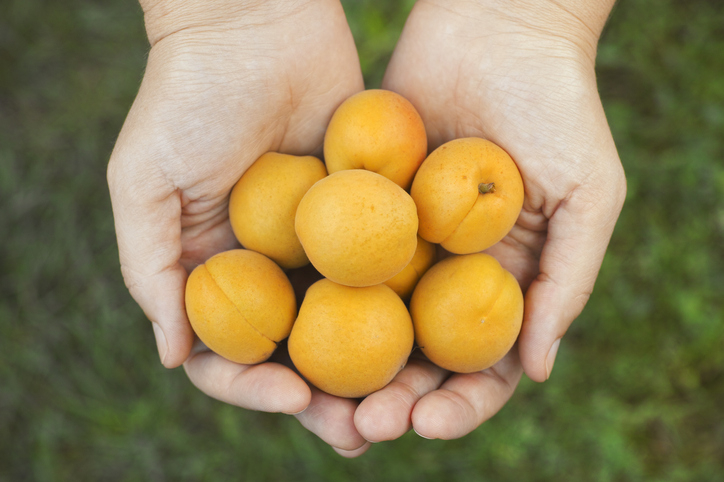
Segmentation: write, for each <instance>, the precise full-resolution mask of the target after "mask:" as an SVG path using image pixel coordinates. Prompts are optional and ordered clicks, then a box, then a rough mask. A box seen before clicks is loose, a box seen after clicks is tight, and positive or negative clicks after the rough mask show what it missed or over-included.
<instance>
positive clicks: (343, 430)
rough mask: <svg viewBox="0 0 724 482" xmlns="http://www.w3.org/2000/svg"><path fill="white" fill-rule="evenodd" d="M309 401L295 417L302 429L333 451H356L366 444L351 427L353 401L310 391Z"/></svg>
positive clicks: (354, 405) (319, 391) (313, 389)
mask: <svg viewBox="0 0 724 482" xmlns="http://www.w3.org/2000/svg"><path fill="white" fill-rule="evenodd" d="M311 390H312V400H311V402H309V406H308V407H307V409H306V410H304V411H303V412H302V413H299V414H297V415H295V416H296V417H297V420H299V422H300V423H301V424H302V426H303V427H304V428H306V429H307V430H309V431H310V432H312V433H314V434H315V435H317V436H318V437H319V438H321V439H322V440H323V441H324V442H326V443H328V444H329V445H331V446H332V447H334V448H335V449H341V450H342V451H346V452H354V451H357V450H359V449H361V448H363V446H364V445H365V444H366V443H367V441H366V440H365V439H364V438H363V437H362V435H360V434H359V432H358V431H357V429H356V428H355V426H354V412H355V410H356V409H357V406H358V405H359V404H358V402H357V401H356V400H352V399H349V398H340V397H335V396H334V395H329V394H328V393H324V392H323V391H321V390H318V389H316V388H312V389H311Z"/></svg>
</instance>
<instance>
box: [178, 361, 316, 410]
mask: <svg viewBox="0 0 724 482" xmlns="http://www.w3.org/2000/svg"><path fill="white" fill-rule="evenodd" d="M184 369H185V370H186V374H187V375H188V377H189V379H190V380H191V382H192V383H193V384H194V385H196V387H197V388H198V389H199V390H201V391H202V392H204V393H205V394H206V395H208V396H210V397H213V398H215V399H217V400H220V401H222V402H225V403H228V404H231V405H236V406H237V407H241V408H246V409H249V410H258V411H261V412H281V413H287V414H294V413H299V412H301V411H303V410H304V409H305V408H307V406H308V405H309V402H310V400H311V396H312V395H311V392H310V391H309V387H308V386H307V384H306V383H305V382H304V380H302V379H301V378H300V377H299V376H298V375H297V374H296V373H294V371H293V370H291V369H290V368H288V367H285V366H283V365H280V364H278V363H271V362H268V363H261V364H259V365H240V364H238V363H233V362H230V361H229V360H226V359H225V358H223V357H220V356H219V355H216V354H215V353H213V352H211V351H202V352H199V353H196V354H194V355H192V356H191V357H189V359H188V360H187V361H186V362H185V363H184Z"/></svg>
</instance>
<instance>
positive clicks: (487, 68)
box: [355, 0, 626, 441]
mask: <svg viewBox="0 0 724 482" xmlns="http://www.w3.org/2000/svg"><path fill="white" fill-rule="evenodd" d="M612 5H613V2H612V1H610V0H606V1H585V2H584V1H576V0H570V1H568V0H564V1H560V0H559V1H553V0H550V1H547V0H538V1H532V0H531V1H521V2H515V3H513V2H505V1H494V0H480V1H463V0H458V1H442V0H440V1H425V0H420V1H418V2H417V4H416V5H415V7H414V9H413V11H412V12H411V14H410V17H409V18H408V21H407V23H406V25H405V29H404V31H403V33H402V35H401V38H400V41H399V43H398V45H397V47H396V50H395V52H394V54H393V57H392V60H391V62H390V65H389V67H388V69H387V72H386V74H385V78H384V81H383V88H387V89H390V90H393V91H395V92H398V93H400V94H402V95H403V96H405V97H406V98H407V99H409V100H410V101H411V102H412V103H413V105H414V106H415V107H416V108H417V110H418V111H419V112H420V115H421V116H422V118H423V121H424V122H425V126H426V129H427V133H428V140H429V145H430V149H434V148H435V147H437V146H439V145H441V144H442V143H444V142H446V141H449V140H451V139H455V138H461V137H469V136H478V137H483V138H486V139H489V140H491V141H493V142H495V143H496V144H498V145H500V146H501V147H503V148H504V149H505V150H506V151H507V152H508V153H509V154H510V155H511V157H513V159H514V160H515V161H516V163H517V165H518V167H519V169H520V172H521V175H522V177H523V182H524V185H525V200H524V205H523V210H522V212H521V214H520V216H519V218H518V221H517V223H516V225H515V226H514V227H513V229H512V231H511V232H510V234H509V235H508V236H506V237H505V238H504V239H503V241H501V242H500V243H498V244H497V245H495V246H493V247H492V248H490V249H489V250H487V252H488V253H490V254H492V255H494V256H495V257H496V258H497V259H498V260H499V261H500V262H501V264H502V265H503V267H505V268H506V269H508V270H509V271H511V272H512V273H513V274H514V275H515V277H516V278H517V279H518V281H519V282H520V284H521V286H522V287H523V289H524V292H525V315H524V320H523V326H522V331H521V335H520V338H519V341H518V344H517V350H516V348H514V349H513V350H512V351H511V352H510V353H509V354H508V355H507V356H506V357H505V358H504V359H503V360H502V361H501V362H499V363H498V364H496V365H494V366H493V367H491V368H490V369H487V370H483V371H482V372H478V373H474V374H453V375H452V376H450V374H449V373H447V372H445V371H443V370H441V369H439V368H437V367H435V366H434V365H432V364H430V363H429V362H425V361H420V362H419V363H410V364H408V367H407V368H406V369H405V370H403V371H401V372H400V373H399V374H398V377H397V379H396V381H393V382H392V384H391V385H389V386H388V387H387V388H386V389H385V390H382V391H380V392H377V393H375V394H373V395H371V396H370V397H368V398H367V399H365V400H364V401H363V402H362V404H361V405H360V407H359V408H358V409H357V411H356V413H355V425H356V427H357V430H358V431H359V432H360V433H361V434H362V435H363V436H364V437H365V438H366V439H367V440H375V441H380V440H389V439H393V438H396V437H398V436H400V435H401V434H402V433H404V432H405V431H407V430H409V428H410V427H412V428H413V429H414V430H415V431H416V432H417V433H418V434H420V435H421V436H423V437H427V438H442V439H450V438H457V437H460V436H462V435H465V434H466V433H468V432H470V431H472V430H473V429H475V428H476V427H477V426H478V425H480V424H481V423H482V422H484V421H485V420H487V419H488V418H490V417H491V416H493V415H494V414H495V413H496V412H497V411H498V410H499V409H500V408H501V407H502V406H503V405H504V403H505V402H506V401H507V399H508V398H509V397H510V396H511V395H512V393H513V391H514V389H515V387H516V386H517V383H518V381H519V379H520V377H521V375H522V373H523V370H525V373H526V374H527V376H528V377H529V378H531V379H532V380H534V381H538V382H542V381H544V380H546V379H548V377H549V376H550V375H551V370H552V369H553V364H554V361H555V357H556V353H557V350H558V347H559V344H560V340H561V338H562V337H563V335H564V334H565V332H566V330H567V329H568V327H569V326H570V324H571V323H572V321H573V320H574V319H575V318H576V317H577V316H578V315H579V314H580V312H581V310H582V309H583V307H584V306H585V304H586V302H587V300H588V298H589V296H590V294H591V292H592V290H593V285H594V282H595V280H596V277H597V275H598V271H599V269H600V266H601V262H602V259H603V256H604V253H605V251H606V247H607V245H608V241H609V239H610V236H611V234H612V231H613V228H614V225H615V222H616V220H617V218H618V215H619V213H620V210H621V208H622V205H623V201H624V198H625V193H626V183H625V177H624V173H623V168H622V166H621V163H620V160H619V158H618V154H617V152H616V147H615V145H614V142H613V139H612V136H611V132H610V129H609V127H608V124H607V121H606V117H605V114H604V111H603V108H602V106H601V101H600V98H599V96H598V92H597V87H596V78H595V71H594V64H595V56H596V46H597V43H598V38H599V36H600V33H601V30H602V28H603V26H604V23H605V21H606V18H607V16H608V14H609V12H610V9H611V7H612Z"/></svg>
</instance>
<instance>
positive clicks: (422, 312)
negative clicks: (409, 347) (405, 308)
mask: <svg viewBox="0 0 724 482" xmlns="http://www.w3.org/2000/svg"><path fill="white" fill-rule="evenodd" d="M410 314H411V315H412V320H413V323H414V326H415V340H416V341H417V344H418V345H419V346H420V349H421V350H422V352H423V353H424V354H425V355H426V356H427V357H428V358H429V359H430V361H432V362H433V363H435V364H436V365H438V366H439V367H442V368H445V369H447V370H450V371H454V372H458V373H473V372H477V371H480V370H485V369H486V368H489V367H491V366H493V365H494V364H495V363H497V362H498V361H499V360H500V359H501V358H503V357H504V356H505V354H506V353H508V351H509V350H510V349H511V348H512V346H513V344H514V343H515V341H516V339H517V338H518V334H519V333H520V327H521V324H522V321H523V294H522V292H521V289H520V286H519V285H518V282H517V281H516V279H515V278H514V277H513V275H512V274H510V273H509V272H508V271H506V270H505V269H504V268H503V267H502V266H500V263H498V261H497V260H496V259H495V258H493V257H492V256H490V255H487V254H484V253H477V254H469V255H462V256H451V257H449V258H446V259H444V260H443V261H440V262H439V263H437V264H436V265H435V266H433V267H432V268H430V269H429V270H428V271H427V273H425V275H424V276H423V277H422V279H421V280H420V282H419V283H418V284H417V287H416V288H415V291H414V293H413V294H412V300H411V301H410Z"/></svg>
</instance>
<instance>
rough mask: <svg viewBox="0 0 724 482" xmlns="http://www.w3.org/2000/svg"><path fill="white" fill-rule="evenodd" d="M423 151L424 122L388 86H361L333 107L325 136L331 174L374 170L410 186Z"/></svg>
mask: <svg viewBox="0 0 724 482" xmlns="http://www.w3.org/2000/svg"><path fill="white" fill-rule="evenodd" d="M426 155H427V134H426V133H425V125H424V124H423V122H422V118H421V117H420V114H418V112H417V110H415V107H414V106H413V105H412V104H411V103H410V101H408V100H407V99H405V98H404V97H402V96H401V95H400V94H397V93H395V92H391V91H389V90H380V89H373V90H365V91H362V92H359V93H357V94H355V95H353V96H351V97H349V98H348V99H347V100H345V101H344V102H343V103H342V104H341V105H340V106H339V107H338V108H337V110H336V111H335V113H334V115H333V116H332V119H331V120H330V122H329V126H328V127H327V132H326V133H325V136H324V162H325V163H326V164H327V170H328V171H329V173H330V174H332V173H333V172H337V171H340V170H343V169H367V170H368V171H373V172H376V173H379V174H381V175H383V176H385V177H386V178H388V179H390V180H392V181H393V182H395V183H396V184H397V185H398V186H400V187H402V188H403V189H409V187H410V183H411V182H412V178H413V177H414V176H415V172H416V171H417V168H418V167H419V166H420V163H422V161H423V160H424V159H425V156H426Z"/></svg>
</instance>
